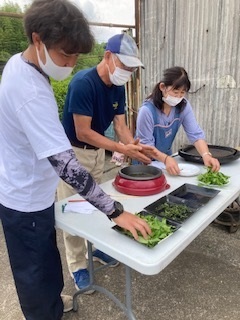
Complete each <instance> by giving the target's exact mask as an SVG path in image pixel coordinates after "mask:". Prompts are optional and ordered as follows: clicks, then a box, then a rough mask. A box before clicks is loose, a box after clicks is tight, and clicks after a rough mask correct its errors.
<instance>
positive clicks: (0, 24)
mask: <svg viewBox="0 0 240 320" xmlns="http://www.w3.org/2000/svg"><path fill="white" fill-rule="evenodd" d="M26 9H27V6H25V8H24V10H23V11H22V9H21V8H20V6H19V5H18V4H16V3H14V2H12V1H5V3H4V5H2V6H0V11H3V12H11V13H19V14H23V13H24V12H25V10H26ZM27 46H28V41H27V38H26V35H25V32H24V27H23V20H22V19H21V18H10V17H5V16H0V67H1V66H2V67H3V66H4V65H5V63H6V62H7V61H8V59H9V58H10V57H11V56H12V55H14V54H16V53H18V52H22V51H24V50H25V49H26V48H27ZM104 48H105V43H95V46H94V48H93V50H92V52H91V53H89V54H84V55H80V57H79V59H78V62H77V65H76V67H75V68H74V73H76V72H77V71H79V70H82V69H87V68H91V67H93V66H96V65H97V64H98V63H99V62H100V61H101V59H102V57H103V54H104ZM74 73H73V74H74ZM0 75H1V69H0ZM71 78H72V76H70V77H69V78H68V79H66V80H65V81H59V82H58V81H55V80H51V83H52V87H53V90H54V93H55V97H56V100H57V103H58V108H59V116H60V119H61V117H62V111H63V106H64V101H65V97H66V92H67V88H68V84H69V82H70V80H71Z"/></svg>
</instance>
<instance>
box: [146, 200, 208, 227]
mask: <svg viewBox="0 0 240 320" xmlns="http://www.w3.org/2000/svg"><path fill="white" fill-rule="evenodd" d="M165 203H168V204H169V205H170V206H171V205H173V206H174V205H185V206H186V207H187V212H186V213H184V215H182V216H180V217H179V216H175V215H166V213H165V210H164V209H163V208H160V207H161V205H163V204H165ZM202 206H203V204H202V203H199V202H196V201H191V200H186V199H182V198H178V197H175V196H172V195H171V194H170V195H167V196H165V197H162V198H160V199H158V200H156V201H155V202H153V203H151V204H150V205H148V206H147V207H145V208H144V210H146V211H147V212H149V213H152V214H154V215H157V216H160V217H164V218H167V219H171V220H173V221H176V222H179V223H182V222H184V221H185V220H186V219H188V218H189V217H190V216H191V215H192V214H193V213H194V212H196V211H197V210H198V209H199V208H201V207H202Z"/></svg>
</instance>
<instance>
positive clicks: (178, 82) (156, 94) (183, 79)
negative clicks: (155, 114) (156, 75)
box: [147, 67, 191, 112]
mask: <svg viewBox="0 0 240 320" xmlns="http://www.w3.org/2000/svg"><path fill="white" fill-rule="evenodd" d="M161 82H162V83H164V84H165V86H166V87H168V86H171V87H172V88H173V89H180V88H184V90H186V92H188V91H189V89H190V87H191V82H190V80H189V79H188V74H187V72H186V70H185V69H184V68H182V67H172V68H168V69H166V70H164V71H163V78H162V80H160V81H159V82H158V83H157V84H156V85H155V87H154V89H153V91H152V93H151V94H150V95H149V96H148V97H147V99H151V100H152V101H153V104H154V105H155V106H156V107H157V108H158V109H159V110H161V111H162V110H163V103H164V101H163V100H162V98H163V94H162V91H161V90H160V88H159V85H160V83H161ZM185 105H186V100H185V99H183V100H182V101H181V102H180V103H179V104H178V105H177V106H176V107H178V108H179V112H181V111H182V110H183V109H184V107H185Z"/></svg>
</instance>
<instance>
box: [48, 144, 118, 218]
mask: <svg viewBox="0 0 240 320" xmlns="http://www.w3.org/2000/svg"><path fill="white" fill-rule="evenodd" d="M48 160H49V161H50V163H51V165H52V166H53V168H54V170H55V171H56V173H57V175H58V176H59V177H60V178H61V179H63V180H64V181H65V182H66V183H68V184H69V185H71V186H72V187H73V188H74V189H76V191H77V192H78V193H79V194H80V195H81V196H82V197H83V198H85V199H86V200H87V201H88V202H90V203H91V204H92V205H93V206H95V207H96V208H97V209H98V210H100V211H102V212H104V213H105V214H107V215H109V214H111V213H112V212H113V211H114V200H112V199H111V198H110V197H109V196H108V195H107V194H106V193H105V192H104V191H103V190H102V189H101V188H100V187H99V186H98V184H97V183H96V182H95V181H94V179H93V178H92V176H91V175H90V174H89V173H88V171H87V170H86V169H85V168H84V167H83V166H82V165H81V164H80V163H79V161H78V160H77V158H76V156H75V153H74V151H73V150H72V149H70V150H67V151H64V152H61V153H58V154H56V155H53V156H50V157H48Z"/></svg>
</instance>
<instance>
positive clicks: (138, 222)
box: [110, 211, 151, 240]
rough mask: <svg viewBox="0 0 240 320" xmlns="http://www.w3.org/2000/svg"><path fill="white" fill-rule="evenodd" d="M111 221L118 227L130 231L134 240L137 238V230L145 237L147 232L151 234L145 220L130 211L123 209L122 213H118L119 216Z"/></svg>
mask: <svg viewBox="0 0 240 320" xmlns="http://www.w3.org/2000/svg"><path fill="white" fill-rule="evenodd" d="M110 217H111V216H110ZM113 221H114V222H115V223H116V224H117V225H118V226H119V227H121V228H124V229H126V230H128V231H130V232H131V234H132V235H133V237H134V239H135V240H137V239H138V234H137V231H139V232H140V233H141V234H142V235H143V237H144V238H145V239H146V238H147V237H148V235H149V234H151V229H150V228H149V225H148V224H147V223H146V221H144V220H143V219H141V218H139V217H137V216H136V215H134V214H131V213H130V212H127V211H124V212H123V213H122V214H120V216H118V217H117V218H115V219H113Z"/></svg>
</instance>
